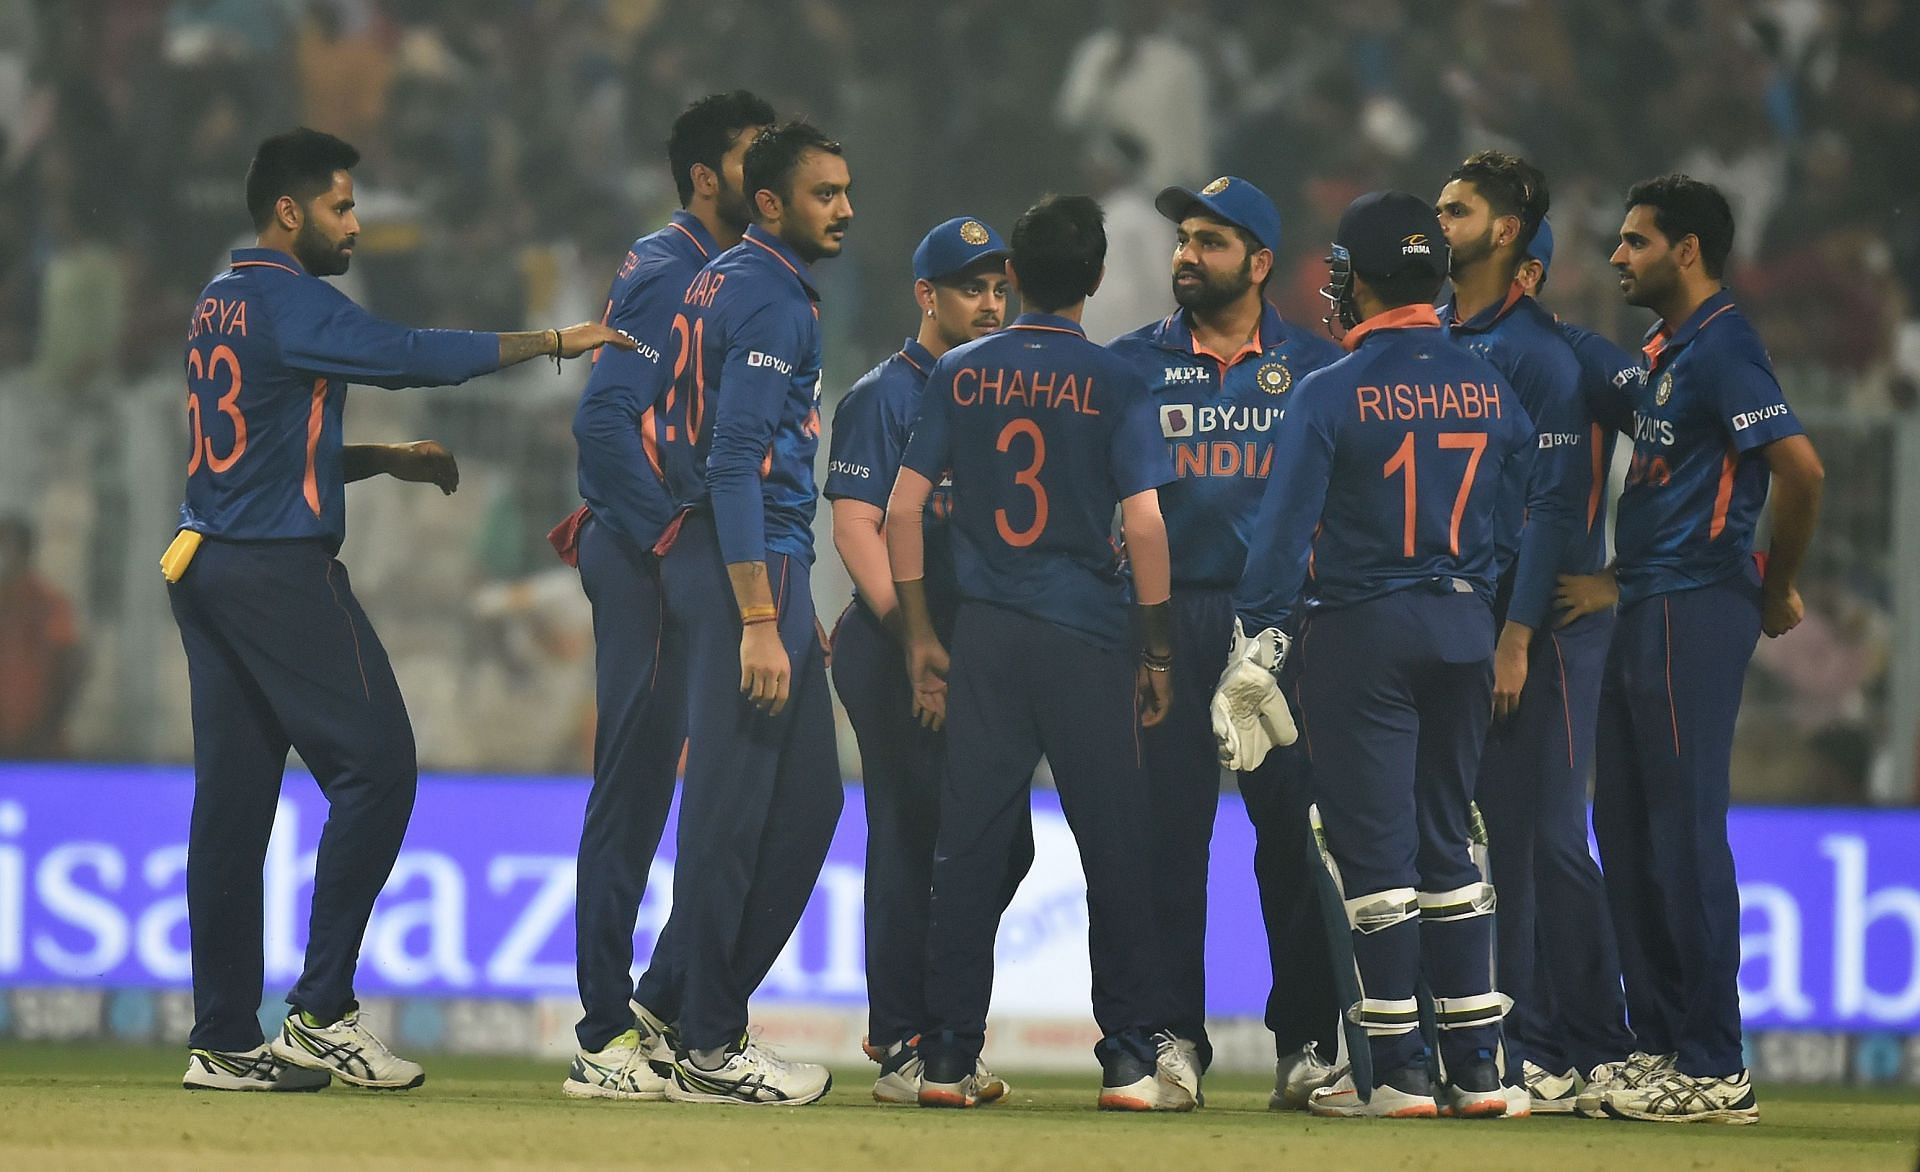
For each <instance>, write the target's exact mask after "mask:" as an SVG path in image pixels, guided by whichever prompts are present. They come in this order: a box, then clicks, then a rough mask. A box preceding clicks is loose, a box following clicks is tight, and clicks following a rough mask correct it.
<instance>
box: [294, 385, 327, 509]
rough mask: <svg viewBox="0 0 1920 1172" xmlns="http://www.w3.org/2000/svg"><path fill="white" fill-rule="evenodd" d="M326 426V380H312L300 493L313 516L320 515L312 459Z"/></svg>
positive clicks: (316, 479)
mask: <svg viewBox="0 0 1920 1172" xmlns="http://www.w3.org/2000/svg"><path fill="white" fill-rule="evenodd" d="M326 424H327V380H326V379H323V378H317V379H314V380H313V397H312V398H311V399H309V400H308V401H307V474H306V478H305V479H304V481H303V482H302V483H301V486H300V491H301V492H302V493H303V494H304V495H305V496H306V498H307V507H308V508H309V509H312V510H313V515H314V516H316V517H318V516H319V515H320V478H319V473H318V470H317V469H316V468H315V467H314V459H315V457H316V456H317V455H318V453H319V451H320V432H321V431H322V430H323V429H324V428H325V427H326Z"/></svg>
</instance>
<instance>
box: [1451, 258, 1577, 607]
mask: <svg viewBox="0 0 1920 1172" xmlns="http://www.w3.org/2000/svg"><path fill="white" fill-rule="evenodd" d="M1440 318H1441V320H1442V321H1444V322H1447V323H1448V325H1447V335H1448V337H1450V338H1452V339H1453V340H1454V341H1455V342H1458V343H1460V344H1461V345H1463V346H1465V347H1466V348H1467V349H1469V350H1471V351H1473V352H1474V353H1475V354H1478V355H1479V356H1480V357H1482V358H1484V359H1486V360H1487V361H1488V362H1491V363H1492V364H1493V365H1494V368H1495V369H1497V370H1499V371H1500V373H1501V374H1504V375H1505V376H1506V377H1507V385H1508V386H1509V387H1511V388H1512V389H1513V391H1514V393H1515V394H1517V395H1518V396H1519V397H1520V405H1521V406H1522V407H1524V408H1525V409H1526V412H1527V417H1528V418H1529V419H1531V420H1533V426H1534V429H1535V431H1536V433H1537V434H1536V436H1535V444H1536V449H1535V453H1534V457H1533V470H1532V472H1531V473H1530V474H1529V475H1528V478H1527V480H1528V483H1527V488H1526V497H1525V508H1524V510H1523V513H1522V515H1521V516H1520V517H1519V518H1516V519H1517V520H1519V522H1520V526H1519V548H1518V551H1517V553H1516V555H1515V557H1514V560H1513V564H1512V565H1511V566H1510V567H1502V574H1503V575H1510V578H1509V582H1510V585H1508V599H1507V612H1506V617H1507V618H1508V619H1510V620H1511V621H1513V622H1517V623H1520V624H1522V625H1524V626H1526V627H1529V628H1531V629H1533V630H1536V631H1537V630H1539V629H1540V628H1541V626H1543V625H1544V624H1545V622H1546V618H1547V612H1548V611H1549V610H1550V609H1552V606H1553V591H1554V586H1555V585H1556V583H1557V582H1558V579H1559V576H1560V575H1561V574H1590V573H1593V572H1594V571H1595V570H1598V569H1600V568H1601V566H1604V565H1605V564H1606V560H1605V557H1606V555H1605V552H1604V549H1603V550H1602V552H1601V555H1600V557H1601V560H1600V561H1598V562H1594V561H1593V560H1592V553H1593V551H1592V549H1591V548H1590V545H1591V543H1590V542H1589V541H1588V540H1587V539H1588V537H1589V526H1588V524H1587V506H1588V502H1589V500H1590V499H1591V498H1592V496H1593V490H1594V488H1595V481H1594V471H1595V470H1594V461H1593V453H1594V450H1595V449H1594V441H1593V430H1594V429H1593V416H1592V414H1591V412H1590V411H1589V409H1588V407H1587V402H1586V399H1585V397H1584V396H1583V395H1582V394H1581V393H1580V360H1579V359H1578V358H1577V357H1575V356H1574V353H1573V349H1572V347H1570V346H1569V345H1567V340H1566V338H1565V337H1564V336H1562V335H1561V333H1560V328H1559V326H1558V325H1557V324H1556V323H1555V322H1554V320H1553V315H1552V314H1550V313H1548V312H1547V311H1546V310H1545V309H1542V308H1541V307H1540V303H1539V302H1537V301H1535V300H1534V299H1533V298H1531V297H1528V296H1526V295H1525V294H1523V293H1521V292H1520V289H1519V287H1518V286H1515V287H1514V289H1513V291H1512V292H1511V293H1509V294H1508V296H1507V298H1506V300H1505V301H1503V302H1500V303H1497V304H1494V305H1490V306H1488V307H1487V308H1485V309H1483V310H1481V311H1480V312H1479V313H1476V314H1474V315H1473V317H1471V318H1469V319H1468V320H1466V321H1461V320H1459V319H1458V318H1456V317H1455V315H1454V311H1453V306H1452V304H1451V303H1449V304H1447V305H1443V306H1441V308H1440ZM1600 483H1603V484H1604V483H1605V472H1604V470H1603V471H1602V472H1601V481H1600ZM1601 536H1602V538H1603V539H1604V536H1605V535H1604V533H1603V534H1602V535H1601Z"/></svg>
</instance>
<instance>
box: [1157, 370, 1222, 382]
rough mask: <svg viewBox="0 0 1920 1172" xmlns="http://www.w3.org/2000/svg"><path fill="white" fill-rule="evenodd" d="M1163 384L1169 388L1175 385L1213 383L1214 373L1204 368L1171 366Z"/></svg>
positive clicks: (1162, 378)
mask: <svg viewBox="0 0 1920 1172" xmlns="http://www.w3.org/2000/svg"><path fill="white" fill-rule="evenodd" d="M1160 381H1161V382H1163V383H1165V384H1167V385H1168V386H1173V385H1174V384H1175V383H1206V382H1212V381H1213V371H1211V370H1209V369H1207V368H1206V367H1204V366H1169V367H1167V372H1166V374H1164V375H1162V376H1161V379H1160Z"/></svg>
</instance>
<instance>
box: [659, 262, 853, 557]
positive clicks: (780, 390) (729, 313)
mask: <svg viewBox="0 0 1920 1172" xmlns="http://www.w3.org/2000/svg"><path fill="white" fill-rule="evenodd" d="M819 299H820V294H819V292H818V291H817V290H816V289H815V288H814V286H813V283H812V281H811V279H810V278H809V277H808V275H807V267H806V265H805V264H803V263H802V262H801V260H800V259H799V257H797V256H795V255H794V253H793V250H792V249H790V248H788V247H787V244H786V242H785V241H783V240H781V239H780V238H779V237H777V236H775V235H773V234H772V233H770V232H767V231H765V230H763V229H762V228H761V227H760V226H759V225H757V224H756V225H754V226H753V227H751V228H748V229H747V234H746V237H745V238H744V239H743V240H741V242H740V243H739V244H737V245H735V246H734V247H732V248H730V249H728V250H727V251H725V252H723V253H721V254H720V255H719V256H718V257H715V258H714V259H713V261H712V262H710V263H709V264H708V265H707V266H706V267H705V268H703V269H701V270H700V271H699V272H698V273H697V274H695V275H694V278H693V281H692V283H691V284H689V285H688V286H687V288H686V291H685V292H684V293H683V294H682V295H681V299H680V306H679V309H678V310H677V311H676V312H675V315H674V318H673V322H672V323H671V325H670V326H669V332H670V334H671V337H670V339H669V341H670V344H671V345H673V346H674V347H675V349H676V353H677V354H678V355H680V357H676V358H675V359H674V372H675V378H674V381H673V386H672V387H671V388H670V389H669V390H668V392H667V395H666V397H665V399H664V400H663V401H662V403H661V404H660V414H661V416H662V417H663V418H662V421H661V423H660V435H661V450H662V453H663V459H662V464H663V466H664V467H665V469H666V482H667V491H668V492H669V493H670V494H671V495H672V496H673V498H674V499H675V500H676V501H678V502H680V503H681V504H684V505H690V506H692V507H693V508H695V509H696V510H706V511H710V512H711V513H712V514H713V522H714V527H715V529H716V530H717V531H718V533H719V540H720V554H721V556H722V557H723V558H724V559H725V560H726V561H727V563H728V564H729V565H732V564H736V563H740V562H757V561H764V560H766V557H767V555H768V554H770V553H777V554H785V555H787V556H789V557H797V558H800V559H802V560H803V561H805V562H806V563H807V564H808V565H811V564H812V563H813V513H814V507H815V505H816V503H817V501H818V496H819V494H818V491H817V489H816V488H815V486H814V481H813V456H814V452H815V451H817V450H818V449H819V447H820V314H819V311H818V309H817V308H816V307H815V303H816V302H818V301H819ZM682 358H684V359H685V361H684V362H683V361H682Z"/></svg>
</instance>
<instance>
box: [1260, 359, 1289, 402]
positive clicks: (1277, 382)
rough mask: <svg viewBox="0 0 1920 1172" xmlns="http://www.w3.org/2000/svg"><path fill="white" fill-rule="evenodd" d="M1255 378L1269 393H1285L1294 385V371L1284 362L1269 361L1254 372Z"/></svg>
mask: <svg viewBox="0 0 1920 1172" xmlns="http://www.w3.org/2000/svg"><path fill="white" fill-rule="evenodd" d="M1253 380H1254V381H1255V382H1257V383H1259V384H1260V389H1261V390H1263V391H1265V392H1266V393H1267V394H1269V395H1284V394H1286V393H1287V391H1288V390H1290V389H1292V387H1293V372H1292V371H1291V370H1288V369H1287V365H1286V363H1284V362H1269V363H1267V364H1266V365H1265V366H1262V367H1261V368H1260V369H1259V370H1258V371H1255V372H1254V376H1253Z"/></svg>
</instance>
